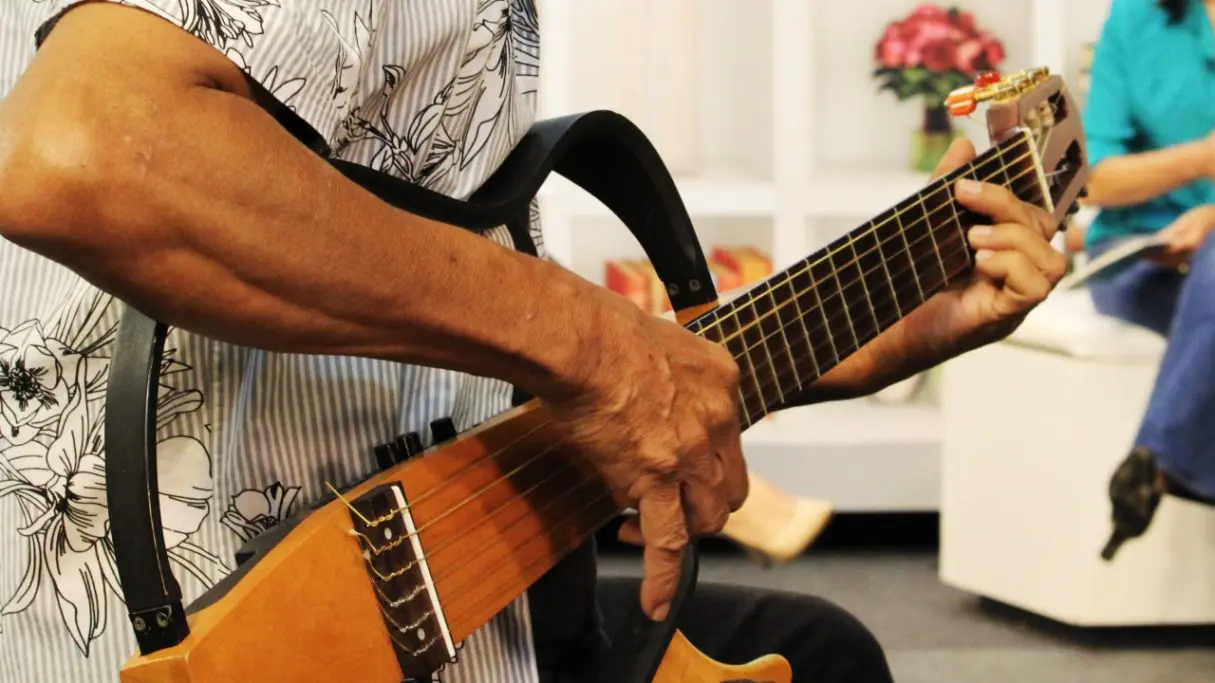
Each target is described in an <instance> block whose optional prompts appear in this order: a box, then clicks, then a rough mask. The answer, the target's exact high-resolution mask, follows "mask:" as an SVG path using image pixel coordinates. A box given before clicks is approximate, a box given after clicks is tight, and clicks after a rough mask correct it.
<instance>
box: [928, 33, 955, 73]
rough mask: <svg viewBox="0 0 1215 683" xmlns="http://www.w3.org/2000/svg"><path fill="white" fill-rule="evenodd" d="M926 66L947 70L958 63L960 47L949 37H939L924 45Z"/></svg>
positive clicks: (932, 69)
mask: <svg viewBox="0 0 1215 683" xmlns="http://www.w3.org/2000/svg"><path fill="white" fill-rule="evenodd" d="M922 52H923V56H924V68H926V69H928V70H929V71H939V72H942V73H944V72H946V71H950V70H952V69H953V68H954V65H955V64H956V63H957V52H958V48H957V47H956V46H955V45H954V44H953V42H952V41H950V40H949V38H948V37H943V38H939V39H937V40H933V41H932V42H930V43H927V44H925V45H924V47H923V50H922Z"/></svg>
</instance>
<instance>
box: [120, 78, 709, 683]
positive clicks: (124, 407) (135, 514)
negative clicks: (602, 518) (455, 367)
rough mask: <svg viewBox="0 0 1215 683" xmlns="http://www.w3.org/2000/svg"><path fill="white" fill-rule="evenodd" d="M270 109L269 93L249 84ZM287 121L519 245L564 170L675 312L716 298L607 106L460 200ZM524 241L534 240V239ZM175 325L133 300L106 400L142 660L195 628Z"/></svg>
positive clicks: (645, 147)
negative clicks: (188, 582)
mask: <svg viewBox="0 0 1215 683" xmlns="http://www.w3.org/2000/svg"><path fill="white" fill-rule="evenodd" d="M252 85H253V87H254V89H255V92H256V93H257V94H258V95H260V98H259V99H261V100H262V102H263V104H272V103H273V102H272V99H268V98H269V95H268V94H266V93H265V92H264V90H263V89H262V88H260V86H258V85H257V84H256V83H252ZM274 114H275V116H276V118H278V119H279V120H280V122H281V123H282V124H283V125H284V127H285V128H287V129H288V130H289V131H291V132H292V133H293V134H295V135H296V137H297V138H299V139H301V142H304V144H306V145H308V146H309V147H310V148H312V149H313V150H314V151H317V152H318V153H319V154H321V155H322V156H324V157H325V158H326V159H328V161H329V163H331V164H332V165H333V166H334V167H335V168H337V169H338V170H339V171H341V172H342V173H343V174H344V175H345V176H346V177H347V178H349V179H350V180H352V181H354V182H356V183H358V184H359V185H360V186H362V187H364V188H365V189H367V190H369V191H370V192H372V193H374V194H375V195H376V196H377V197H379V198H380V199H381V200H383V201H385V202H387V203H388V204H391V205H392V206H394V207H396V208H399V209H402V210H405V211H408V212H410V213H413V214H417V215H420V216H424V217H426V218H429V219H433V220H437V221H440V222H443V223H447V224H450V225H453V226H457V227H460V228H465V229H468V230H472V231H476V232H481V231H484V230H488V229H491V228H494V227H497V226H501V225H505V226H507V228H508V229H509V230H510V231H511V233H512V235H514V236H515V242H516V243H520V241H521V240H520V238H521V237H526V231H527V229H528V217H529V206H530V202H531V200H532V199H533V198H534V197H535V196H536V193H537V191H538V190H539V189H540V186H541V184H542V183H543V182H544V180H545V179H546V178H547V177H548V176H549V175H550V174H551V173H553V172H556V173H558V174H560V175H562V176H564V177H566V178H568V179H569V180H571V181H573V182H574V183H575V184H577V185H578V186H579V187H581V188H582V189H584V190H586V191H587V192H589V193H590V194H591V195H592V196H594V197H595V198H596V199H598V200H599V201H600V202H601V203H603V204H604V205H605V206H606V207H607V208H608V209H610V210H611V211H612V212H613V213H614V214H615V215H616V216H617V217H618V218H620V220H621V221H622V222H623V223H624V224H625V225H626V226H627V227H628V229H629V230H630V231H631V232H632V234H633V236H634V238H636V240H637V241H638V242H639V243H640V244H641V246H642V248H643V249H644V250H645V253H646V255H647V256H648V257H649V258H650V260H651V261H652V262H653V264H654V267H655V270H656V271H657V273H658V276H659V278H660V279H661V280H662V281H663V283H664V284H665V286H666V290H667V294H668V296H669V297H670V300H671V304H672V306H673V307H674V308H675V309H676V310H681V309H684V308H688V307H692V306H697V305H703V304H708V303H712V302H716V301H717V296H718V295H717V291H716V289H715V287H714V285H713V280H712V276H711V274H710V272H709V268H708V265H707V263H706V261H705V257H704V254H703V252H702V249H701V247H700V243H699V241H698V240H697V237H696V233H695V230H694V228H693V226H692V221H691V218H690V217H689V216H688V213H687V209H686V208H685V207H684V204H683V201H682V200H681V199H680V196H679V193H678V190H677V188H676V186H675V183H674V180H673V179H672V177H671V175H670V173H669V171H668V170H667V169H666V166H665V165H664V164H663V162H662V159H661V158H660V157H659V155H658V153H657V151H656V150H655V149H654V147H653V146H652V144H651V143H650V142H649V140H648V139H647V138H646V136H645V134H644V133H642V131H641V130H639V129H638V128H637V127H636V126H635V125H633V124H632V123H631V122H630V121H629V120H628V119H626V118H624V117H623V116H621V115H619V114H616V113H613V112H610V111H592V112H587V113H583V114H575V115H570V116H564V117H560V118H554V119H548V120H544V121H539V122H537V123H536V124H535V125H534V126H533V127H532V128H531V130H530V131H529V132H528V133H527V134H526V135H525V136H524V137H523V139H522V141H521V142H520V143H519V144H518V145H517V146H516V148H515V149H514V151H513V152H512V153H511V154H510V155H509V156H508V157H507V159H506V160H505V161H504V162H503V164H502V166H501V167H500V168H499V169H498V171H496V172H495V173H494V175H493V176H492V177H491V178H490V179H489V180H488V181H487V182H486V183H485V184H484V185H483V186H482V187H481V188H480V189H479V190H477V191H476V192H475V193H473V195H472V196H471V197H470V198H469V199H468V200H467V201H461V200H456V199H452V198H450V197H448V196H446V195H442V194H439V193H437V192H433V191H431V190H427V189H425V188H422V187H420V186H418V185H415V184H412V183H409V182H406V181H404V180H401V179H399V178H397V177H395V176H391V175H389V174H387V173H382V172H379V171H376V170H374V169H371V168H368V167H365V166H359V165H356V164H352V163H349V162H346V161H340V160H337V159H332V158H330V157H329V150H328V148H327V147H326V146H324V145H323V143H321V142H319V140H320V138H319V136H317V135H315V133H314V132H312V133H311V134H309V132H310V131H311V129H310V128H309V127H308V126H307V124H306V123H304V122H303V121H302V120H301V119H299V118H298V117H296V116H295V115H294V114H292V113H291V112H289V111H287V110H285V109H282V108H281V107H279V108H278V111H275V112H274ZM525 243H526V244H531V241H530V238H529V239H527V240H526V242H525ZM167 333H168V326H167V325H166V324H164V323H162V322H159V321H156V320H153V319H152V318H149V317H148V316H146V315H144V314H143V313H141V312H139V311H138V310H136V309H134V308H132V307H130V306H127V307H126V308H125V310H124V313H123V316H122V318H121V320H120V322H119V326H118V332H117V338H116V340H115V349H114V353H113V357H112V359H111V363H110V369H109V389H108V392H107V396H106V423H105V438H106V448H107V464H106V497H107V504H108V506H109V514H110V520H111V534H112V537H113V543H114V550H115V556H116V558H115V559H116V564H117V569H118V576H119V579H120V581H121V585H122V587H123V593H124V596H125V600H126V605H127V612H128V615H129V618H130V621H131V626H132V628H133V629H134V631H135V636H136V640H137V642H138V644H139V649H140V652H141V653H142V654H144V655H147V654H151V653H153V652H157V651H159V650H162V649H165V648H168V647H172V646H174V645H176V644H178V643H180V642H182V641H183V640H184V639H185V638H186V636H187V635H189V626H188V624H187V617H186V609H185V608H184V607H183V605H182V595H181V589H180V586H179V585H178V583H177V581H176V579H175V578H174V576H173V574H172V571H171V570H170V568H169V560H168V554H167V552H166V548H165V542H164V533H163V529H162V527H161V518H160V503H159V491H158V485H157V482H158V475H157V454H156V420H157V414H156V404H157V387H158V386H159V380H160V372H161V363H162V362H163V358H162V356H163V352H164V345H165V337H166V335H167ZM696 566H697V561H696V549H695V545H692V546H690V547H689V551H688V553H687V555H686V557H685V563H684V572H683V576H682V577H681V578H682V581H681V585H680V591H679V595H678V599H677V600H676V602H675V603H674V604H673V605H672V609H671V613H670V615H669V616H668V618H667V620H666V621H665V622H663V623H661V624H653V623H652V622H650V621H649V620H648V619H645V617H644V615H640V613H639V614H638V616H639V618H640V619H641V620H642V621H641V623H639V625H638V626H637V627H635V628H633V629H632V630H631V631H630V632H629V635H628V636H627V637H625V638H622V639H621V640H622V642H620V643H617V644H614V646H613V654H615V653H616V652H619V653H620V654H621V657H619V658H617V657H611V658H609V661H612V660H615V661H617V662H620V661H622V660H623V661H631V662H632V664H631V665H629V666H628V667H627V668H628V669H630V671H628V672H627V673H626V672H624V671H621V672H620V673H621V675H622V676H621V678H617V679H616V680H637V681H639V682H640V681H645V682H647V683H648V681H649V680H651V678H652V676H653V673H654V671H655V670H656V669H657V666H658V664H659V662H660V661H661V658H662V654H663V652H664V651H665V649H666V647H667V645H668V644H669V642H670V639H671V637H672V635H673V633H674V630H675V625H674V624H675V622H676V619H677V616H678V606H679V605H680V604H681V603H682V601H683V599H684V598H686V597H687V596H688V595H689V594H690V593H691V591H692V590H693V586H694V583H695V575H696Z"/></svg>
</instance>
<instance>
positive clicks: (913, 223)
mask: <svg viewBox="0 0 1215 683" xmlns="http://www.w3.org/2000/svg"><path fill="white" fill-rule="evenodd" d="M1023 158H1024V157H1022V158H1018V159H1014V160H1013V161H1012V162H1011V163H1016V162H1018V161H1021V160H1022V159H1023ZM1011 163H1010V164H1008V165H1005V166H1002V167H1001V168H999V169H997V172H1000V173H1004V172H1005V171H1007V170H1008V168H1010V167H1011ZM1034 172H1035V169H1027V170H1024V171H1021V172H1019V173H1017V174H1016V175H1015V176H1011V177H1009V176H1007V173H1005V176H1006V177H1007V178H1008V183H1009V184H1011V183H1012V182H1013V181H1014V180H1019V179H1021V178H1023V177H1024V176H1025V175H1027V174H1032V173H1034ZM989 179H990V178H989ZM945 208H949V209H952V210H953V211H954V214H955V218H956V214H957V209H956V208H955V207H954V206H953V205H952V204H951V205H945V206H940V207H937V208H935V209H933V210H932V211H931V212H925V216H924V217H923V218H916V219H913V220H912V221H911V222H910V223H908V224H907V225H902V224H899V225H898V227H899V228H900V232H897V233H895V234H893V235H891V236H890V237H886V238H884V239H881V240H879V239H878V238H876V237H875V238H874V241H875V242H877V244H876V245H875V246H873V247H870V248H869V249H866V250H865V251H864V252H862V253H860V254H857V255H856V256H855V257H854V258H851V259H850V260H848V261H846V262H845V263H843V264H842V265H839V266H836V265H835V264H834V263H828V265H830V266H831V267H832V268H833V269H834V271H833V273H832V275H827V276H824V277H823V278H822V279H821V280H817V281H813V282H812V283H811V284H810V285H809V286H807V287H806V288H804V289H802V290H801V291H800V292H795V295H797V296H801V295H805V294H809V293H811V292H812V291H814V290H815V289H817V288H818V286H819V285H821V284H823V283H825V282H827V281H828V280H830V279H832V278H833V277H836V275H835V271H838V270H839V269H847V268H849V267H852V266H858V267H859V265H860V260H861V258H860V257H862V256H868V255H870V254H873V253H874V252H875V251H876V252H878V255H879V256H880V255H881V247H882V246H884V245H887V244H889V243H890V242H892V241H896V240H898V239H902V238H903V237H905V235H906V232H907V231H908V229H910V228H913V227H919V226H920V225H921V224H930V223H931V221H930V220H929V218H928V217H929V215H930V214H932V213H935V212H937V211H940V210H941V209H945ZM892 220H893V219H892ZM896 222H897V221H896ZM885 225H889V220H888V221H884V222H883V223H881V224H879V225H877V226H875V227H874V228H873V229H870V230H866V231H865V232H863V233H858V234H857V235H856V236H854V237H851V238H849V240H848V241H847V242H846V243H844V244H842V245H840V246H838V247H836V248H834V249H833V250H831V252H829V253H828V254H827V255H825V256H823V257H822V258H820V259H819V260H817V261H815V262H814V263H812V264H807V265H806V267H804V268H802V269H800V270H796V271H794V270H793V268H789V269H787V270H786V271H784V273H787V274H788V276H787V277H786V280H785V281H786V282H788V281H790V280H792V279H793V278H794V277H797V276H800V275H803V274H806V273H811V268H812V267H813V266H816V265H819V264H821V263H824V262H826V261H827V259H829V258H830V257H831V256H832V255H834V254H836V253H839V252H840V251H842V250H843V249H846V248H849V247H852V246H853V245H854V244H855V242H856V240H857V239H859V238H861V237H866V236H869V235H871V234H873V233H874V232H875V231H876V229H877V228H880V227H883V226H885ZM958 227H959V228H961V225H959V226H958ZM930 238H935V235H932V234H931V233H929V234H928V235H921V236H920V237H917V238H916V239H915V241H914V242H911V243H909V244H908V245H907V247H908V248H906V249H901V250H900V251H904V252H907V253H908V254H909V255H910V251H911V250H910V246H911V245H913V244H919V243H921V242H923V241H924V240H925V239H930ZM795 267H796V266H795ZM866 272H873V269H871V270H869V271H866ZM780 274H782V273H778V274H777V275H780ZM811 277H813V274H812V273H811ZM769 282H770V281H765V282H761V283H757V286H756V287H755V289H751V290H748V291H747V292H745V293H744V294H742V295H741V296H748V295H751V294H752V293H753V292H754V291H756V289H759V288H760V287H763V286H764V285H765V284H769ZM780 284H784V282H782V283H780ZM776 286H780V285H776ZM760 296H766V294H761V295H760ZM831 296H835V294H829V295H828V297H831ZM740 299H741V297H740ZM740 299H734V300H732V301H731V302H729V303H727V304H726V306H731V305H737V304H736V303H735V302H738V301H740ZM754 301H755V299H754V297H752V301H751V303H753V302H754ZM789 303H790V301H786V302H784V303H783V304H781V305H782V306H784V305H788V304H789ZM743 305H749V304H743ZM724 307H725V306H723V307H719V308H716V309H714V310H713V311H710V312H708V313H706V314H705V315H704V316H703V317H704V318H707V317H709V316H713V315H715V313H716V312H717V311H720V310H721V308H724ZM740 312H741V309H738V310H732V311H731V312H729V313H726V314H725V315H724V316H721V317H718V318H717V319H715V320H714V322H713V324H712V325H709V326H707V327H702V328H700V329H699V330H697V331H698V332H701V333H704V332H707V331H708V330H710V329H714V328H715V327H716V326H718V325H719V324H720V323H721V322H723V321H724V320H726V319H729V318H731V317H735V316H737V314H738V313H740ZM771 312H772V311H769V312H767V313H765V314H764V317H766V316H767V315H769V314H770V313H771ZM702 319H703V318H702ZM760 319H761V320H762V319H763V318H760ZM736 322H741V321H738V320H736ZM753 325H754V322H753V323H750V324H748V325H747V327H744V328H742V329H748V328H749V327H751V326H753ZM740 334H741V330H740V331H739V332H735V333H731V334H729V335H728V336H726V337H725V338H724V339H722V340H721V341H722V342H727V341H730V340H732V339H735V338H737V337H738V336H739V335H740Z"/></svg>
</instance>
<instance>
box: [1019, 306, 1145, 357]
mask: <svg viewBox="0 0 1215 683" xmlns="http://www.w3.org/2000/svg"><path fill="white" fill-rule="evenodd" d="M1007 343H1011V344H1016V345H1020V346H1029V347H1033V348H1037V349H1042V350H1045V351H1051V352H1054V353H1060V354H1063V355H1067V356H1074V357H1077V358H1088V359H1093V360H1121V361H1126V360H1135V361H1144V362H1158V361H1159V360H1160V356H1161V355H1162V354H1163V353H1164V347H1165V339H1164V338H1163V337H1161V336H1160V335H1158V334H1156V333H1155V332H1152V331H1151V330H1148V329H1147V328H1144V327H1140V326H1138V325H1131V324H1130V323H1126V322H1123V321H1121V320H1118V319H1116V318H1111V317H1109V316H1105V315H1101V314H1100V313H1098V312H1097V309H1096V308H1095V307H1094V306H1093V300H1092V298H1091V297H1090V296H1089V292H1088V290H1087V289H1084V288H1079V289H1073V290H1055V292H1053V293H1052V294H1051V295H1050V296H1049V297H1048V298H1047V299H1046V301H1044V302H1042V303H1041V304H1040V305H1039V306H1038V307H1037V308H1035V309H1034V310H1033V311H1031V312H1030V314H1029V315H1028V316H1027V317H1026V319H1025V322H1024V323H1022V324H1021V326H1020V327H1019V328H1017V330H1016V331H1015V332H1013V333H1012V335H1010V336H1009V338H1008V342H1007Z"/></svg>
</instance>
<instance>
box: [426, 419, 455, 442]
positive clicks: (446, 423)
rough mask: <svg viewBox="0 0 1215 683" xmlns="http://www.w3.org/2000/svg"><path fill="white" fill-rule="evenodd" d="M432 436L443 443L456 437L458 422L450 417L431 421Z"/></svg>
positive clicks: (435, 440)
mask: <svg viewBox="0 0 1215 683" xmlns="http://www.w3.org/2000/svg"><path fill="white" fill-rule="evenodd" d="M430 438H431V439H433V440H434V442H435V443H443V442H444V441H449V440H451V439H454V438H456V423H455V422H452V420H451V418H450V417H442V418H439V419H437V420H435V421H434V422H431V423H430Z"/></svg>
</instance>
